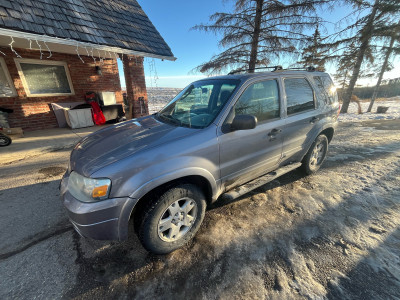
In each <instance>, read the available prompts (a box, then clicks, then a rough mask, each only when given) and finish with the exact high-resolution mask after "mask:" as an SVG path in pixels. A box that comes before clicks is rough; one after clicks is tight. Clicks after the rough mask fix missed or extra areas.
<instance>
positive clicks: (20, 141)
mask: <svg viewBox="0 0 400 300" xmlns="http://www.w3.org/2000/svg"><path fill="white" fill-rule="evenodd" d="M106 126H110V125H107V124H106V125H102V126H92V127H86V128H79V129H71V128H51V129H43V130H35V131H27V132H24V137H21V138H13V137H12V136H11V138H13V141H12V143H11V145H9V146H6V147H0V165H8V164H11V163H13V162H15V161H20V160H23V159H25V158H28V157H33V156H38V155H41V154H43V153H46V152H51V151H57V150H61V149H68V148H70V147H72V146H73V145H75V144H76V143H77V142H78V141H79V140H80V139H81V138H83V137H85V136H87V135H88V134H90V133H92V132H95V131H97V130H100V129H102V128H105V127H106Z"/></svg>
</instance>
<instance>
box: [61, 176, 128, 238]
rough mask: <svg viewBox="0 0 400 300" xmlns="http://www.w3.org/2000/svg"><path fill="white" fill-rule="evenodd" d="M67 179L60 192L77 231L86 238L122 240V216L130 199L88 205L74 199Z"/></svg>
mask: <svg viewBox="0 0 400 300" xmlns="http://www.w3.org/2000/svg"><path fill="white" fill-rule="evenodd" d="M66 181H68V178H67V177H64V178H63V180H62V181H61V185H60V190H61V198H62V199H63V203H64V207H65V208H66V209H67V213H68V217H69V219H70V221H71V223H72V225H73V226H74V228H75V230H76V231H77V232H78V233H79V234H80V235H82V236H84V237H89V238H93V239H96V240H121V239H123V237H121V233H120V224H119V223H120V222H119V221H120V216H121V212H122V208H123V206H124V205H125V203H126V202H127V201H128V199H129V198H113V199H107V200H102V201H98V202H92V203H86V202H81V201H79V200H77V199H76V198H74V197H73V196H72V195H71V194H70V193H69V192H68V191H67V189H66V186H67V184H66Z"/></svg>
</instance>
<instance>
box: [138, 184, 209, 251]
mask: <svg viewBox="0 0 400 300" xmlns="http://www.w3.org/2000/svg"><path fill="white" fill-rule="evenodd" d="M205 210H206V200H205V196H204V193H203V192H202V191H201V189H200V188H199V187H197V186H195V185H193V184H182V185H179V186H176V187H173V188H171V189H169V190H167V191H166V192H164V194H162V195H161V197H159V198H158V199H155V200H154V202H152V203H151V205H149V207H148V208H146V209H145V210H144V216H143V218H142V221H141V224H140V226H139V230H138V235H139V239H140V241H141V243H142V245H143V247H144V248H145V249H146V250H148V251H150V252H153V253H155V254H166V253H170V252H172V251H174V250H176V249H178V248H180V247H182V246H183V245H185V244H186V243H187V242H189V241H190V240H191V239H192V238H193V237H194V235H195V234H196V232H197V231H198V230H199V228H200V225H201V223H202V222H203V219H204V214H205Z"/></svg>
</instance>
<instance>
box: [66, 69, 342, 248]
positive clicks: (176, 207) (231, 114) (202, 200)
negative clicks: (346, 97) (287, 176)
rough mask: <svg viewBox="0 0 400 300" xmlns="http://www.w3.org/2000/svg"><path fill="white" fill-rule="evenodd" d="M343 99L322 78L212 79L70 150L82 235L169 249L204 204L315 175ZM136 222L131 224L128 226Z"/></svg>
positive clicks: (71, 209) (73, 214)
mask: <svg viewBox="0 0 400 300" xmlns="http://www.w3.org/2000/svg"><path fill="white" fill-rule="evenodd" d="M338 109H339V103H338V99H337V94H336V91H335V88H334V85H333V82H332V80H331V78H330V76H329V75H328V74H327V73H324V72H315V71H290V70H277V71H274V72H266V73H252V74H237V75H226V76H218V77H212V78H207V79H204V80H199V81H196V82H193V83H192V84H190V85H189V86H187V87H186V88H185V89H183V90H182V91H181V92H180V93H179V94H178V95H177V96H176V97H175V98H174V99H173V100H172V101H171V102H170V103H169V104H167V105H166V106H165V107H164V108H163V109H162V110H161V111H160V112H158V113H156V114H154V115H150V116H146V117H142V118H138V119H133V120H129V121H126V122H123V123H119V124H116V125H114V126H112V127H108V128H105V129H102V130H99V131H97V132H95V133H93V134H91V135H89V136H87V137H85V138H83V139H82V140H81V141H80V142H79V143H78V144H77V145H76V146H75V148H74V149H73V151H72V153H71V157H70V162H69V166H68V170H67V172H66V173H65V175H64V177H63V179H62V181H61V197H62V198H63V202H64V206H65V207H66V209H67V212H68V216H69V219H70V221H71V223H72V224H73V226H74V228H75V229H76V231H77V232H78V233H79V234H81V235H82V236H85V237H90V238H94V239H109V240H125V239H127V237H128V231H130V230H128V228H134V230H135V231H136V233H137V234H138V236H139V239H140V241H141V242H142V244H143V246H144V247H145V248H146V249H147V250H149V251H151V252H154V253H158V254H162V253H168V252H171V251H173V250H175V249H177V248H179V247H181V246H182V245H184V244H185V243H186V242H188V241H189V240H190V239H191V238H192V237H193V236H194V235H195V233H196V232H197V230H198V229H199V227H200V225H201V222H202V221H203V217H204V214H205V210H206V206H207V205H208V204H210V203H213V202H214V201H217V200H218V199H221V198H228V199H233V198H236V197H238V196H241V195H243V194H244V193H246V192H248V191H249V190H250V189H252V188H256V187H258V186H260V185H262V184H265V183H266V182H268V181H271V180H273V179H275V178H276V177H278V176H281V175H282V174H284V173H287V172H289V171H291V170H293V169H295V168H299V167H300V168H302V169H303V170H304V171H305V172H306V173H307V174H311V173H314V172H316V171H317V170H318V169H319V167H320V166H321V164H322V162H323V161H324V158H325V156H326V153H327V150H328V144H329V142H330V141H331V139H332V137H333V134H334V131H335V127H336V124H337V116H338ZM130 224H133V226H131V225H130Z"/></svg>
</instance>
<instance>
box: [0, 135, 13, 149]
mask: <svg viewBox="0 0 400 300" xmlns="http://www.w3.org/2000/svg"><path fill="white" fill-rule="evenodd" d="M10 144H11V139H10V138H9V137H8V136H6V135H3V134H0V147H5V146H8V145H10Z"/></svg>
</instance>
